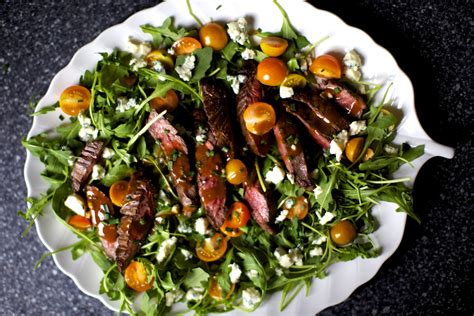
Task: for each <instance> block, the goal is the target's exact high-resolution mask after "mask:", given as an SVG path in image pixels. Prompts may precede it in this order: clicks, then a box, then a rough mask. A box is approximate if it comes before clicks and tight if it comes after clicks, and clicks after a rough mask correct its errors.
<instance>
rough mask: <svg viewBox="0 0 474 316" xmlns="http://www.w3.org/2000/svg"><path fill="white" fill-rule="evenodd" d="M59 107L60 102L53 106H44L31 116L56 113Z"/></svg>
mask: <svg viewBox="0 0 474 316" xmlns="http://www.w3.org/2000/svg"><path fill="white" fill-rule="evenodd" d="M58 107H59V102H56V103H54V104H52V105H48V106H44V107H43V108H41V109H39V110H38V111H36V112H35V113H33V114H31V116H38V115H43V114H46V113H48V112H52V111H56V109H57V108H58Z"/></svg>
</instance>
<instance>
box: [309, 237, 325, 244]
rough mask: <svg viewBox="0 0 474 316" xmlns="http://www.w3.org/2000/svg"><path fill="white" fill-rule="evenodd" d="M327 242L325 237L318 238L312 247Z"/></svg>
mask: <svg viewBox="0 0 474 316" xmlns="http://www.w3.org/2000/svg"><path fill="white" fill-rule="evenodd" d="M326 240H327V238H326V236H319V237H318V239H315V240H313V242H312V243H311V244H312V245H322V244H323V243H324V242H325V241H326Z"/></svg>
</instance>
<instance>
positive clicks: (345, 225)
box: [331, 220, 357, 246]
mask: <svg viewBox="0 0 474 316" xmlns="http://www.w3.org/2000/svg"><path fill="white" fill-rule="evenodd" d="M356 236H357V232H356V229H355V227H354V224H352V223H351V222H349V221H348V220H344V221H340V222H337V223H336V224H334V226H333V227H331V239H332V241H333V242H334V243H335V244H336V245H338V246H344V245H347V244H349V243H351V242H353V241H354V239H355V238H356Z"/></svg>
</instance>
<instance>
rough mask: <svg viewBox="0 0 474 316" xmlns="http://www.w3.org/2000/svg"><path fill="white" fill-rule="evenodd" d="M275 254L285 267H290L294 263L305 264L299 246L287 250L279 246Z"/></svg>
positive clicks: (279, 262)
mask: <svg viewBox="0 0 474 316" xmlns="http://www.w3.org/2000/svg"><path fill="white" fill-rule="evenodd" d="M273 255H274V256H275V258H276V259H277V260H278V264H279V265H280V266H281V267H283V268H289V267H291V266H292V265H293V264H294V265H297V266H302V265H303V254H302V253H301V250H300V249H298V248H295V249H290V250H288V252H286V250H285V249H283V248H281V247H278V248H277V249H276V250H275V252H274V253H273Z"/></svg>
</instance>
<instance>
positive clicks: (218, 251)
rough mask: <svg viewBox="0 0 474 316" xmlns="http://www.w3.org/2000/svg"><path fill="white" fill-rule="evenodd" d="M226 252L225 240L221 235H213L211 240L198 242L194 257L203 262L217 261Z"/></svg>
mask: <svg viewBox="0 0 474 316" xmlns="http://www.w3.org/2000/svg"><path fill="white" fill-rule="evenodd" d="M226 251H227V239H226V238H225V237H224V236H223V235H222V234H221V233H215V234H214V236H212V237H211V238H206V239H205V240H204V241H203V242H199V243H198V245H197V247H196V255H197V257H198V258H199V259H201V260H202V261H205V262H212V261H216V260H219V259H220V258H222V256H223V255H224V254H225V252H226Z"/></svg>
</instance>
